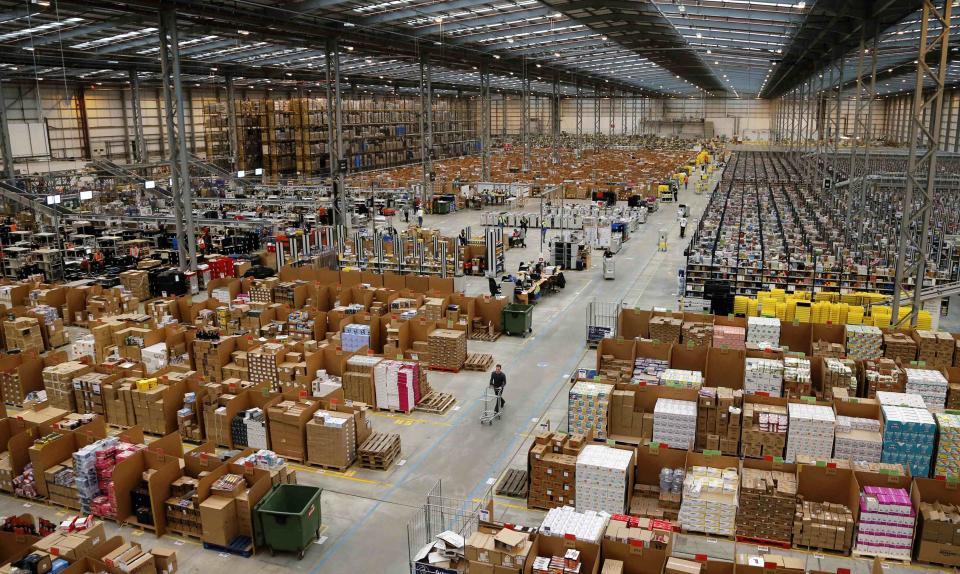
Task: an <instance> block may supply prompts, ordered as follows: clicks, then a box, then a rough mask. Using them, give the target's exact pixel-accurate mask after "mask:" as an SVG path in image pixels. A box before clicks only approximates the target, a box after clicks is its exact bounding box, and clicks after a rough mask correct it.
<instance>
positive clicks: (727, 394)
mask: <svg viewBox="0 0 960 574" xmlns="http://www.w3.org/2000/svg"><path fill="white" fill-rule="evenodd" d="M699 395H700V397H699V409H697V443H696V447H697V450H704V449H706V450H719V451H720V452H721V453H722V454H727V455H731V456H738V454H739V452H738V450H737V447H738V446H739V444H740V415H741V412H742V402H743V393H742V392H741V391H735V390H733V389H728V388H726V387H703V388H701V389H700V391H699Z"/></svg>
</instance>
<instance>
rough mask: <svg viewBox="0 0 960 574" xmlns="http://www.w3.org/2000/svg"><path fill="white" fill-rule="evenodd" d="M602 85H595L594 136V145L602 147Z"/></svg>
mask: <svg viewBox="0 0 960 574" xmlns="http://www.w3.org/2000/svg"><path fill="white" fill-rule="evenodd" d="M600 134H601V132H600V86H599V85H595V86H594V87H593V138H594V140H593V141H594V142H595V144H594V146H595V147H600Z"/></svg>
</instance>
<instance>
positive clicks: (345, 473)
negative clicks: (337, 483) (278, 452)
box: [287, 463, 391, 488]
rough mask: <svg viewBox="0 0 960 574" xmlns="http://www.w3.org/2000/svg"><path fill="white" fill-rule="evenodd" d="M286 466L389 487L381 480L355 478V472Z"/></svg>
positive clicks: (288, 464)
mask: <svg viewBox="0 0 960 574" xmlns="http://www.w3.org/2000/svg"><path fill="white" fill-rule="evenodd" d="M287 466H289V467H290V468H293V469H294V470H296V471H298V472H299V471H303V472H309V473H312V474H319V475H323V476H330V477H333V478H342V479H343V480H351V481H353V482H359V483H361V484H371V485H374V486H382V487H384V488H387V487H390V486H391V484H390V483H389V482H383V481H381V480H373V479H369V478H360V477H358V476H356V473H357V471H355V470H345V471H343V472H337V471H335V470H327V469H325V468H316V467H313V466H303V465H300V464H292V463H287Z"/></svg>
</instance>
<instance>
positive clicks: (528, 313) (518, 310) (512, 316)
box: [503, 303, 533, 337]
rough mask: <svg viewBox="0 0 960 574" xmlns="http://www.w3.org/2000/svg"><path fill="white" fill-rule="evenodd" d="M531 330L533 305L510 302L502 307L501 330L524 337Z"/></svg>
mask: <svg viewBox="0 0 960 574" xmlns="http://www.w3.org/2000/svg"><path fill="white" fill-rule="evenodd" d="M532 331H533V305H529V304H526V303H510V304H509V305H507V306H506V307H504V308H503V332H504V333H505V334H507V335H520V336H521V337H526V336H527V334H528V333H530V332H532Z"/></svg>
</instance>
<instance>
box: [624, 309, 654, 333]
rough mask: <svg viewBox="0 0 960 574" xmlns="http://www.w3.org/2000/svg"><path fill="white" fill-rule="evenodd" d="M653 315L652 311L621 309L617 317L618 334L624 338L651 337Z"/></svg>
mask: <svg viewBox="0 0 960 574" xmlns="http://www.w3.org/2000/svg"><path fill="white" fill-rule="evenodd" d="M651 317H653V312H651V311H646V310H641V309H621V310H620V315H619V316H618V317H617V334H618V335H619V336H621V337H623V338H624V339H649V338H650V318H651Z"/></svg>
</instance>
